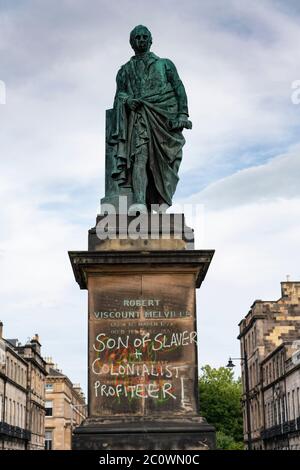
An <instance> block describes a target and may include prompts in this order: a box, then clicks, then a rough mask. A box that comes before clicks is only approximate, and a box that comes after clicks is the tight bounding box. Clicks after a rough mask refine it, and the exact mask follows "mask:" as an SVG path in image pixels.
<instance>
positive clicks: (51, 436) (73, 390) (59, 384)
mask: <svg viewBox="0 0 300 470" xmlns="http://www.w3.org/2000/svg"><path fill="white" fill-rule="evenodd" d="M47 372H48V376H47V380H46V402H45V406H46V418H45V449H46V450H70V449H71V446H72V433H73V430H74V429H75V427H77V426H79V425H80V424H81V422H82V421H83V420H84V419H85V418H86V416H87V405H86V401H85V397H84V394H83V392H82V390H81V388H80V385H77V384H75V385H73V383H72V382H71V380H70V379H69V378H68V377H67V376H66V375H65V374H63V373H62V371H61V370H59V369H58V368H57V366H55V365H54V363H53V362H52V360H51V359H50V358H48V359H47Z"/></svg>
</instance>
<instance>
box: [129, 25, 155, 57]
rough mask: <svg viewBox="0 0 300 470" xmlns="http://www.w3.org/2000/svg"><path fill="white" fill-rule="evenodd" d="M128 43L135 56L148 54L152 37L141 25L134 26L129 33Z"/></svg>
mask: <svg viewBox="0 0 300 470" xmlns="http://www.w3.org/2000/svg"><path fill="white" fill-rule="evenodd" d="M129 42H130V44H131V47H132V49H133V50H134V52H135V53H136V54H141V53H143V52H148V51H149V50H150V47H151V44H152V36H151V33H150V31H149V29H148V28H146V26H143V25H142V24H140V25H138V26H136V27H135V28H134V29H133V30H132V31H131V33H130V39H129Z"/></svg>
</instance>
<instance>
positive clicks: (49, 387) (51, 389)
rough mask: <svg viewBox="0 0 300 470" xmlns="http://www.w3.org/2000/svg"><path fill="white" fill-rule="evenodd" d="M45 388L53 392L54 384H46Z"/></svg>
mask: <svg viewBox="0 0 300 470" xmlns="http://www.w3.org/2000/svg"><path fill="white" fill-rule="evenodd" d="M45 389H46V392H52V391H53V384H46V385H45Z"/></svg>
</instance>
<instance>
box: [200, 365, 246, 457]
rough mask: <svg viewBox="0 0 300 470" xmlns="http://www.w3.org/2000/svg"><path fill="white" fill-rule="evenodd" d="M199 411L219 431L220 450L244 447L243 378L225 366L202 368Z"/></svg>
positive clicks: (218, 442)
mask: <svg viewBox="0 0 300 470" xmlns="http://www.w3.org/2000/svg"><path fill="white" fill-rule="evenodd" d="M199 394H200V413H201V415H202V416H204V417H205V418H206V419H207V421H208V422H209V423H210V424H213V425H214V426H215V428H216V430H217V446H218V448H220V449H241V448H243V416H242V406H241V395H242V386H241V380H240V379H238V380H235V379H234V374H233V371H232V370H230V369H227V368H226V367H220V368H219V369H213V368H212V367H210V366H209V365H206V366H204V367H202V369H201V374H200V379H199Z"/></svg>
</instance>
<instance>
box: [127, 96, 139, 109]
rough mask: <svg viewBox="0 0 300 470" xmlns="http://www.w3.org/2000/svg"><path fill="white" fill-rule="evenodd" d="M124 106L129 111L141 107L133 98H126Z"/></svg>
mask: <svg viewBox="0 0 300 470" xmlns="http://www.w3.org/2000/svg"><path fill="white" fill-rule="evenodd" d="M126 104H127V106H128V108H129V109H131V111H135V110H136V109H138V108H139V107H140V106H141V102H140V100H136V99H134V98H128V100H127V101H126Z"/></svg>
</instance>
